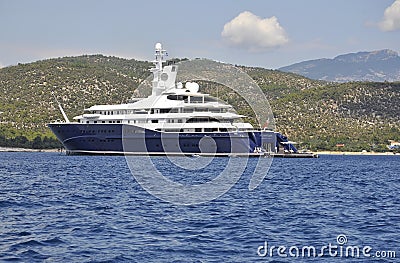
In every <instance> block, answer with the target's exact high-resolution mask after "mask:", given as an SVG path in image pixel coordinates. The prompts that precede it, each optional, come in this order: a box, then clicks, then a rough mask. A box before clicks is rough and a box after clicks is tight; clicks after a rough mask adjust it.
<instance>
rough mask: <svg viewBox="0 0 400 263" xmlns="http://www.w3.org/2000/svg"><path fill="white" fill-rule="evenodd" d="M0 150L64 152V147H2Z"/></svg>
mask: <svg viewBox="0 0 400 263" xmlns="http://www.w3.org/2000/svg"><path fill="white" fill-rule="evenodd" d="M0 152H64V149H62V150H61V149H29V148H13V147H0Z"/></svg>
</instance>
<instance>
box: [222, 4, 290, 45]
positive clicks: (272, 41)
mask: <svg viewBox="0 0 400 263" xmlns="http://www.w3.org/2000/svg"><path fill="white" fill-rule="evenodd" d="M221 36H222V37H223V38H224V39H225V40H227V42H228V43H229V44H230V45H233V46H237V47H241V48H245V49H248V50H250V51H262V50H266V49H269V48H273V47H278V46H282V45H284V44H286V43H288V42H289V39H288V37H287V35H286V32H285V29H284V28H283V27H281V25H280V24H279V22H278V19H277V18H276V17H275V16H273V17H270V18H265V19H262V18H260V17H258V16H256V15H254V14H253V13H251V12H249V11H245V12H242V13H240V14H239V15H238V16H237V17H235V18H234V19H232V20H231V21H229V22H228V23H226V24H225V25H224V30H223V31H222V33H221Z"/></svg>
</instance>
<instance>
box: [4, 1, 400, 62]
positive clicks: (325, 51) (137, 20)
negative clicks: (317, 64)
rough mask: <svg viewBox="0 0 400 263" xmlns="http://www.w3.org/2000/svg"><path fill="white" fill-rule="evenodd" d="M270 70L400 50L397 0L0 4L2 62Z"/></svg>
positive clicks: (23, 2) (399, 19) (13, 2)
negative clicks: (190, 64)
mask: <svg viewBox="0 0 400 263" xmlns="http://www.w3.org/2000/svg"><path fill="white" fill-rule="evenodd" d="M157 42H161V43H162V44H163V48H165V49H166V50H167V51H168V54H169V57H170V58H174V57H178V58H184V57H186V58H190V59H192V58H208V59H213V60H217V61H222V62H226V63H231V64H237V65H246V66H257V67H263V68H270V69H276V68H279V67H283V66H287V65H290V64H293V63H297V62H301V61H304V60H311V59H318V58H333V57H335V56H337V55H340V54H345V53H354V52H358V51H373V50H381V49H391V50H394V51H397V52H399V51H400V50H399V47H400V0H334V1H332V0H302V1H299V0H279V1H277V0H252V1H244V0H201V1H194V0H169V1H166V0H164V1H161V0H151V1H145V0H141V1H137V0H110V1H105V0H68V1H61V0H35V1H32V0H0V67H5V66H10V65H16V64H18V63H29V62H33V61H37V60H43V59H47V58H55V57H64V56H77V55H83V54H103V55H109V56H117V57H123V58H128V59H131V58H135V59H139V60H152V59H153V53H154V45H155V43H157Z"/></svg>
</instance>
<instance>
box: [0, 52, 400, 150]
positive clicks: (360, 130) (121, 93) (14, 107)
mask: <svg viewBox="0 0 400 263" xmlns="http://www.w3.org/2000/svg"><path fill="white" fill-rule="evenodd" d="M177 61H178V60H177ZM150 67H151V64H150V63H149V62H143V61H136V60H126V59H121V58H116V57H105V56H102V55H90V56H79V57H66V58H58V59H49V60H44V61H38V62H34V63H29V64H20V65H17V66H11V67H6V68H2V69H0V146H12V147H28V148H57V147H59V144H58V143H57V142H56V139H55V137H54V135H53V134H52V133H51V131H50V130H49V129H48V128H47V127H46V123H48V122H51V121H53V120H56V119H62V116H61V113H60V112H59V110H58V108H57V105H56V103H55V101H54V98H53V97H52V95H51V91H54V93H55V95H56V96H57V98H58V100H59V101H60V102H61V103H62V105H63V107H64V109H65V111H66V113H67V114H68V116H69V118H70V119H72V117H73V116H75V115H79V114H81V113H82V110H83V109H84V108H87V107H89V106H91V105H94V104H111V103H122V102H126V101H128V100H129V98H130V97H132V95H134V94H135V90H136V88H137V87H138V86H139V84H140V83H141V82H142V81H143V80H144V79H145V78H146V77H148V75H149V74H150V72H149V71H148V69H149V68H150ZM242 70H244V71H245V72H246V73H248V74H249V75H250V76H251V77H252V78H253V79H254V80H255V81H256V82H257V83H258V85H259V86H260V87H261V89H262V90H263V91H264V93H265V95H266V96H267V98H268V100H269V103H270V104H271V107H272V110H273V112H274V115H275V123H276V130H278V131H280V132H282V133H284V134H285V135H287V136H288V137H289V138H290V139H291V140H293V141H298V142H299V143H300V146H299V148H307V149H309V150H346V151H360V150H367V151H384V150H387V148H386V145H387V144H388V140H397V141H399V140H400V96H399V95H400V83H386V82H385V83H366V82H354V83H343V84H338V83H327V82H322V81H315V80H310V79H307V78H304V77H302V76H299V75H295V74H291V73H283V72H280V71H275V70H266V69H262V68H248V67H242ZM203 91H204V92H207V93H210V94H212V95H214V96H216V90H215V89H213V88H212V87H211V88H210V86H207V85H206V87H205V88H204V89H203ZM136 95H137V94H136ZM218 97H219V98H220V99H223V100H225V101H226V102H228V103H230V104H232V105H233V106H234V107H235V108H236V109H237V110H238V112H239V113H241V114H243V115H247V116H250V117H251V116H252V112H251V110H250V108H249V107H248V105H247V104H246V103H245V102H243V100H241V99H240V98H239V97H238V96H237V94H235V93H233V92H231V91H229V90H228V89H226V88H225V89H224V88H223V87H221V88H218ZM249 120H250V121H251V122H252V123H254V122H255V121H254V119H253V120H251V119H249ZM338 144H344V146H343V147H337V146H336V145H338Z"/></svg>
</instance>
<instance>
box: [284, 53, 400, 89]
mask: <svg viewBox="0 0 400 263" xmlns="http://www.w3.org/2000/svg"><path fill="white" fill-rule="evenodd" d="M279 70H281V71H284V72H292V73H296V74H299V75H302V76H306V77H308V78H311V79H318V80H326V81H335V82H348V81H380V82H382V81H399V80H400V57H399V55H398V53H397V52H395V51H393V50H389V49H385V50H378V51H372V52H358V53H350V54H345V55H340V56H337V57H335V58H333V59H326V58H323V59H316V60H308V61H304V62H300V63H296V64H293V65H290V66H286V67H282V68H279Z"/></svg>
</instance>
